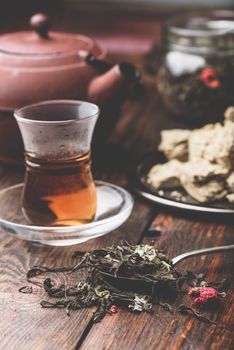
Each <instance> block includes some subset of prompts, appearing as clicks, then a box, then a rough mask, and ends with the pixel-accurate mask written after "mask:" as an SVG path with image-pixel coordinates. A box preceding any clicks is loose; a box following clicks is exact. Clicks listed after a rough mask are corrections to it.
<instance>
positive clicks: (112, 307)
mask: <svg viewBox="0 0 234 350" xmlns="http://www.w3.org/2000/svg"><path fill="white" fill-rule="evenodd" d="M110 312H112V313H113V314H116V312H118V308H117V306H116V305H111V307H110Z"/></svg>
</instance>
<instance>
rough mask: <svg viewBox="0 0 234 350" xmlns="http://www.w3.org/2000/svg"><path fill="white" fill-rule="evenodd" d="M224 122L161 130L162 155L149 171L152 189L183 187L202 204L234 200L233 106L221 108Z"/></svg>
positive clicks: (160, 146) (148, 178) (160, 148)
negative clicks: (225, 108)
mask: <svg viewBox="0 0 234 350" xmlns="http://www.w3.org/2000/svg"><path fill="white" fill-rule="evenodd" d="M224 118H225V119H224V123H223V124H221V123H215V124H208V125H205V126H204V127H202V128H200V129H195V130H193V131H190V130H180V129H175V130H164V131H162V133H161V136H162V141H161V143H160V145H159V150H161V151H162V152H163V153H164V154H165V156H166V158H167V159H168V160H169V161H168V162H166V163H164V164H158V165H155V166H154V167H152V169H151V170H150V171H149V174H148V177H147V181H148V183H149V184H150V185H151V186H153V187H154V188H155V189H171V188H179V187H183V188H184V190H185V191H186V192H187V193H188V194H189V195H190V196H191V197H192V198H194V199H196V200H197V201H199V202H202V203H208V202H213V201H216V200H220V199H224V198H226V199H227V200H228V201H229V202H231V203H234V107H229V108H228V109H227V110H226V111H225V115H224Z"/></svg>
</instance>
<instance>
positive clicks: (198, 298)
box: [189, 287, 219, 305]
mask: <svg viewBox="0 0 234 350" xmlns="http://www.w3.org/2000/svg"><path fill="white" fill-rule="evenodd" d="M189 296H190V298H191V299H192V301H193V303H194V304H196V305H204V304H206V303H207V302H213V301H215V300H217V299H218V297H219V293H218V291H217V290H216V289H214V288H211V287H195V288H191V289H190V290H189Z"/></svg>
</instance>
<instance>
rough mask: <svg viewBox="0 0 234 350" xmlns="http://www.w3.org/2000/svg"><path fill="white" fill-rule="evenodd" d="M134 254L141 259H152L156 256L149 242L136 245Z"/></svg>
mask: <svg viewBox="0 0 234 350" xmlns="http://www.w3.org/2000/svg"><path fill="white" fill-rule="evenodd" d="M134 254H138V255H139V256H140V257H141V258H142V259H143V260H149V261H153V260H154V259H155V258H156V257H157V252H156V250H155V249H154V247H152V246H151V245H149V244H144V245H137V246H136V248H135V251H134Z"/></svg>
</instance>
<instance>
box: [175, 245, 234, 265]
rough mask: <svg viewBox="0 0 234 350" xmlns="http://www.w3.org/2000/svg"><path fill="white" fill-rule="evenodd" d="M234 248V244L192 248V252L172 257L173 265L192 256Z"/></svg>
mask: <svg viewBox="0 0 234 350" xmlns="http://www.w3.org/2000/svg"><path fill="white" fill-rule="evenodd" d="M233 249H234V244H230V245H224V246H221V247H213V248H204V249H197V250H192V251H191V252H186V253H183V254H180V255H177V256H176V257H175V258H173V259H172V265H173V266H175V265H176V264H178V263H179V262H181V261H182V260H184V259H187V258H190V257H191V256H196V255H206V254H212V253H220V252H224V251H228V250H233Z"/></svg>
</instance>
